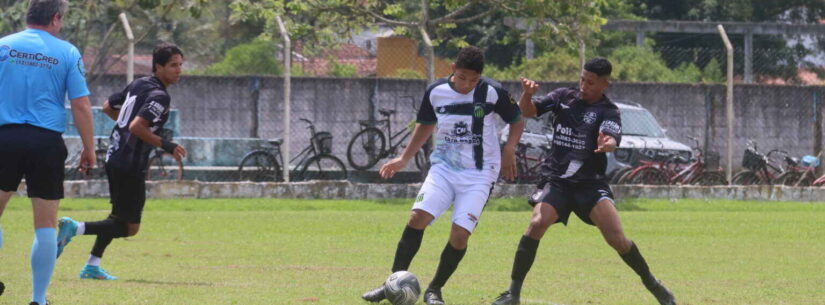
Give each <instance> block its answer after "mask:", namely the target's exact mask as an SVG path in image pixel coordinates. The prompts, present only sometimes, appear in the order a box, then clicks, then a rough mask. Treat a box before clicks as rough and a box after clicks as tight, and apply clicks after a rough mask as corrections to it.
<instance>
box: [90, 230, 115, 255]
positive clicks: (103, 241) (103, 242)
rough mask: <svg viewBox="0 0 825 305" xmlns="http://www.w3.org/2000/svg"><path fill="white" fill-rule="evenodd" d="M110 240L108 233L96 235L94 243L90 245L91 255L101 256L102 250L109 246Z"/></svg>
mask: <svg viewBox="0 0 825 305" xmlns="http://www.w3.org/2000/svg"><path fill="white" fill-rule="evenodd" d="M111 242H112V237H111V236H108V235H98V236H97V238H96V239H95V245H94V247H92V253H91V254H92V255H94V256H97V257H103V251H106V247H108V246H109V243H111Z"/></svg>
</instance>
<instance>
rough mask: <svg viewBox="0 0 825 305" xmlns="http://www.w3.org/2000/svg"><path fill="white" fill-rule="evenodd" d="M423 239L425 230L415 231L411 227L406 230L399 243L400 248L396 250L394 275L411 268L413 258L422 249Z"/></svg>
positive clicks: (393, 266)
mask: <svg viewBox="0 0 825 305" xmlns="http://www.w3.org/2000/svg"><path fill="white" fill-rule="evenodd" d="M422 239H424V230H418V229H413V228H412V227H410V226H407V227H406V228H404V233H403V234H401V240H399V241H398V248H396V249H395V260H394V261H393V262H392V272H393V273H395V272H396V271H402V270H407V269H409V268H410V263H412V260H413V257H415V254H416V253H418V248H420V247H421V240H422Z"/></svg>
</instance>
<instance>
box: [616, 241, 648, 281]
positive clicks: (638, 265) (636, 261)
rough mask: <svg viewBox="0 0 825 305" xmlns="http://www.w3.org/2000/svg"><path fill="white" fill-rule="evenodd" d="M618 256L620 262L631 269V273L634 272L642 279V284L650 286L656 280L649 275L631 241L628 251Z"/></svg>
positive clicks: (645, 264)
mask: <svg viewBox="0 0 825 305" xmlns="http://www.w3.org/2000/svg"><path fill="white" fill-rule="evenodd" d="M619 256H621V257H622V260H623V261H624V262H625V263H626V264H627V265H628V266H630V268H633V271H636V274H638V275H639V277H640V278H642V282H644V283H645V284H650V283H652V282H653V281H655V279H656V278H654V277H653V274H651V273H650V268H649V267H648V266H647V263H646V262H645V258H644V257H642V254H641V253H639V248H637V247H636V243H634V242H632V241H631V242H630V251H629V252H627V253H625V254H620V255H619Z"/></svg>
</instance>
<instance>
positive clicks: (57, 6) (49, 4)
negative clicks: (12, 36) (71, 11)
mask: <svg viewBox="0 0 825 305" xmlns="http://www.w3.org/2000/svg"><path fill="white" fill-rule="evenodd" d="M68 5H69V2H68V0H30V1H29V10H28V11H27V12H26V24H32V25H40V26H47V25H49V23H51V22H52V18H54V15H55V14H60V16H63V15H65V14H66V7H67V6H68Z"/></svg>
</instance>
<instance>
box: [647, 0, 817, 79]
mask: <svg viewBox="0 0 825 305" xmlns="http://www.w3.org/2000/svg"><path fill="white" fill-rule="evenodd" d="M634 2H635V3H634V4H633V5H634V7H635V13H636V14H637V15H639V16H642V17H645V18H648V19H655V20H697V21H741V22H780V23H802V24H816V23H818V22H819V20H821V19H823V18H825V1H822V0H735V1H715V0H675V1H674V0H634ZM652 38H653V40H654V41H655V44H656V46H658V47H659V48H663V49H670V50H686V49H701V50H703V52H705V53H706V54H713V56H704V57H700V58H697V57H695V56H689V55H688V54H681V53H676V54H673V55H670V54H663V55H664V58H665V60H666V62H667V64H668V66H670V67H677V66H679V65H681V64H682V63H685V62H692V63H695V64H696V65H698V66H700V67H705V66H706V65H707V64H708V63H709V62H710V61H711V60H712V59H713V58H716V59H717V61H720V60H724V57H723V55H722V54H724V47H723V46H722V43H721V42H720V39H719V36H718V35H717V34H706V35H705V34H703V35H697V34H677V33H656V34H654V35H653V36H652ZM730 38H731V41H732V43H733V44H734V45H739V46H741V45H742V44H743V40H744V36H743V35H734V34H732V35H730ZM810 39H813V40H815V43H814V44H813V45H812V46H805V45H803V44H801V43H800V41H801V40H800V37H799V36H798V35H784V36H766V35H757V36H754V40H753V48H754V53H753V62H754V63H756V64H757V65H758V66H756V67H755V68H757V70H756V71H754V72H756V73H759V74H763V75H766V76H768V77H781V78H784V79H786V80H789V81H796V80H797V69H798V68H799V67H811V68H812V67H813V65H814V63H812V62H810V61H808V60H807V59H806V57H807V56H809V55H812V54H816V53H821V52H823V51H825V39H823V38H822V37H810ZM794 42H796V43H794ZM792 43H794V44H793V45H790V46H789V44H792ZM738 49H739V50H741V48H738ZM674 52H678V51H674ZM737 52H739V51H738V50H737ZM736 61H737V62H736V64H735V65H734V66H735V67H736V68H737V70H740V73H741V69H742V68H743V67H744V64H743V56H741V55H737V56H736Z"/></svg>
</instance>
